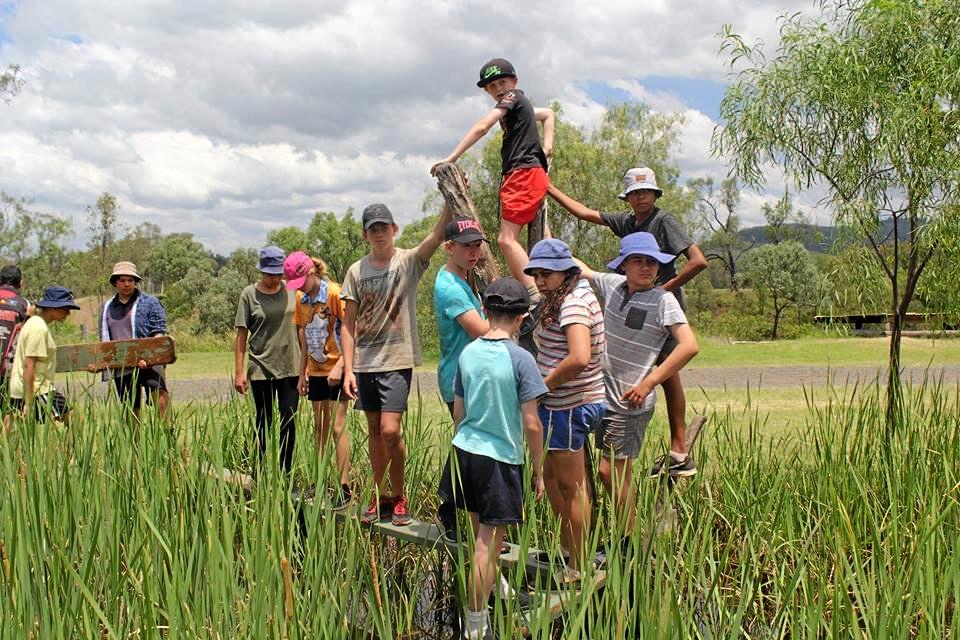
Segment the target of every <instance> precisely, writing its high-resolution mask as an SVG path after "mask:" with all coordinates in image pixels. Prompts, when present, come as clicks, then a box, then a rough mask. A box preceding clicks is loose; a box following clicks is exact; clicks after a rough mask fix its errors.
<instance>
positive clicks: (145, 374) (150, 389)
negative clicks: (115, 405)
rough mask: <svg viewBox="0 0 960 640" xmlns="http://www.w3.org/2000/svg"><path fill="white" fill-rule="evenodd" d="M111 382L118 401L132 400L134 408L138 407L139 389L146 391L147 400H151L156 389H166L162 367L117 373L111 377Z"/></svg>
mask: <svg viewBox="0 0 960 640" xmlns="http://www.w3.org/2000/svg"><path fill="white" fill-rule="evenodd" d="M128 371H129V369H128ZM113 384H114V385H115V386H116V388H117V396H118V397H119V398H120V402H124V403H126V402H130V401H131V399H132V400H133V406H134V408H135V409H139V408H140V390H141V389H145V390H146V391H147V401H148V402H149V401H151V400H152V396H153V394H154V393H156V392H157V391H166V390H167V379H166V374H165V373H164V369H163V367H146V368H145V369H137V370H135V371H130V373H125V374H123V375H119V376H117V377H116V378H114V379H113Z"/></svg>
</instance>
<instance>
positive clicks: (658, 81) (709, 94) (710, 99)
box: [583, 76, 727, 120]
mask: <svg viewBox="0 0 960 640" xmlns="http://www.w3.org/2000/svg"><path fill="white" fill-rule="evenodd" d="M637 82H639V83H640V84H641V85H643V86H644V87H646V88H647V89H649V90H650V91H653V92H657V93H669V94H672V95H674V96H676V97H677V98H679V99H680V101H681V102H683V103H684V104H685V105H687V106H688V107H691V108H693V109H696V110H697V111H700V112H702V113H705V114H706V115H707V116H709V117H710V118H711V119H713V120H717V119H718V118H719V115H720V100H722V99H723V93H724V91H726V89H727V85H726V84H724V83H722V82H714V81H713V80H703V79H698V78H682V77H679V76H646V77H644V78H637ZM583 87H584V89H585V90H586V92H587V94H588V95H589V96H590V97H591V98H593V99H594V100H596V101H597V102H599V103H601V104H611V103H617V102H629V101H631V100H632V98H631V96H630V94H629V93H627V92H626V91H624V90H622V89H617V88H614V87H611V86H609V85H607V84H603V83H599V82H588V83H585V84H584V85H583Z"/></svg>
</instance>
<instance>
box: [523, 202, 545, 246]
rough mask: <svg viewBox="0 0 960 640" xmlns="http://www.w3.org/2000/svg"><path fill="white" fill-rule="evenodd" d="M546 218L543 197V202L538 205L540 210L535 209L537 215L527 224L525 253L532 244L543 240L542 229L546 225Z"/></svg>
mask: <svg viewBox="0 0 960 640" xmlns="http://www.w3.org/2000/svg"><path fill="white" fill-rule="evenodd" d="M546 219H547V199H546V198H544V199H543V204H541V205H540V210H539V211H537V216H536V217H535V218H534V219H533V220H531V221H530V224H528V225H527V253H530V249H532V248H533V245H535V244H537V243H538V242H540V241H541V240H543V236H544V229H545V227H546V226H547V225H546Z"/></svg>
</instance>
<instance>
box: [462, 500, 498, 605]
mask: <svg viewBox="0 0 960 640" xmlns="http://www.w3.org/2000/svg"><path fill="white" fill-rule="evenodd" d="M470 519H471V521H472V522H473V531H474V536H475V538H474V547H473V563H472V564H471V566H470V584H468V585H467V607H468V608H469V609H470V611H484V610H486V608H487V599H488V598H489V597H490V591H491V589H492V588H493V582H494V580H496V578H497V558H498V556H499V555H500V546H501V544H502V543H503V536H504V533H505V532H506V527H492V526H490V525H486V524H480V521H479V517H478V515H477V514H476V513H471V514H470Z"/></svg>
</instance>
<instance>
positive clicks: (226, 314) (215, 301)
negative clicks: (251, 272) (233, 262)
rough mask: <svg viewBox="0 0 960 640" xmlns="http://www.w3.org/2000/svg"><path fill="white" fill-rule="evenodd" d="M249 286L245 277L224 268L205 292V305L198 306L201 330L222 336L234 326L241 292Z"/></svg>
mask: <svg viewBox="0 0 960 640" xmlns="http://www.w3.org/2000/svg"><path fill="white" fill-rule="evenodd" d="M247 284H249V283H248V282H247V280H246V279H245V278H244V276H243V275H241V274H240V273H238V272H236V271H234V270H233V269H230V268H223V269H221V270H220V273H218V274H217V277H216V278H214V279H213V281H212V282H209V283H208V285H209V286H207V288H206V289H205V290H204V292H203V304H200V305H196V307H197V313H198V320H199V321H200V330H201V331H206V332H209V333H212V334H214V335H222V334H224V333H226V332H228V331H230V330H231V329H233V326H234V319H235V318H236V317H237V300H238V298H239V297H240V291H242V290H243V288H244V287H245V286H247Z"/></svg>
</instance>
